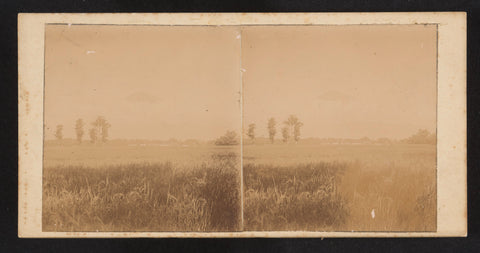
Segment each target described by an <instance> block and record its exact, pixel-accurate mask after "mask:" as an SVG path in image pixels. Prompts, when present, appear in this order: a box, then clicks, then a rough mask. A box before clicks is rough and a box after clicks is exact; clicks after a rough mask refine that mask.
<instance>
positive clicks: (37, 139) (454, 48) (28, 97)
mask: <svg viewBox="0 0 480 253" xmlns="http://www.w3.org/2000/svg"><path fill="white" fill-rule="evenodd" d="M49 24H56V25H59V24H60V25H68V26H71V25H106V26H108V25H112V26H151V25H162V26H170V27H172V28H173V29H175V27H177V26H178V27H185V26H218V27H222V26H229V27H231V26H237V27H243V26H248V27H251V26H273V27H275V26H351V25H372V26H375V25H435V26H436V29H437V66H436V67H437V77H436V79H437V97H436V98H437V117H436V118H437V146H436V148H437V152H436V161H437V168H436V169H437V170H436V180H437V181H436V185H437V191H436V200H437V201H436V206H437V207H436V215H437V217H436V231H433V232H396V231H380V232H360V231H358V232H357V231H342V232H331V231H324V232H310V231H244V230H243V231H240V232H154V231H151V232H140V231H139V232H93V231H92V232H45V231H44V230H43V229H42V178H43V176H42V175H43V147H44V89H45V88H44V87H45V78H44V70H45V34H46V33H45V30H46V26H48V25H49ZM466 25H467V24H466V14H465V13H463V12H444V13H435V12H425V13H421V12H415V13H288V14H287V13H248V14H247V13H228V14H227V13H208V14H207V13H195V14H190V13H185V14H183V13H182V14H156V13H146V14H139V13H131V14H56V13H55V14H54V13H52V14H30V13H25V14H23V13H22V14H19V15H18V57H19V59H18V63H19V66H18V69H19V73H18V77H19V83H18V91H19V92H18V94H19V97H18V106H19V112H18V120H19V130H18V138H19V139H18V141H19V150H18V152H19V153H18V155H19V168H18V169H19V173H18V175H19V180H18V191H19V195H18V205H19V206H18V208H19V210H18V231H19V232H18V236H19V237H26V238H30V237H31V238H48V237H75V238H90V237H319V238H320V237H451V236H459V237H464V236H467V187H466V182H467V173H466V172H467V171H466V170H467V161H466ZM87 53H88V54H93V53H95V52H93V51H91V52H87ZM391 60H392V61H395V59H391ZM374 215H375V214H374V213H373V211H372V217H373V216H374Z"/></svg>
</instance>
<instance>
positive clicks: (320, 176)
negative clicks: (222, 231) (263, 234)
mask: <svg viewBox="0 0 480 253" xmlns="http://www.w3.org/2000/svg"><path fill="white" fill-rule="evenodd" d="M344 170H345V166H344V165H343V164H340V163H310V164H300V165H297V166H294V167H291V166H283V167H282V166H273V165H254V164H245V165H244V168H243V173H244V179H245V181H244V190H245V193H244V203H245V207H244V222H245V224H244V228H245V229H246V230H257V231H261V230H290V231H298V230H308V231H319V230H330V229H331V228H334V227H338V226H340V225H342V224H344V223H345V220H346V217H347V215H348V210H347V208H346V202H345V200H344V199H343V197H342V196H341V195H340V194H339V193H338V191H337V185H338V183H339V182H340V179H341V175H342V174H343V172H344Z"/></svg>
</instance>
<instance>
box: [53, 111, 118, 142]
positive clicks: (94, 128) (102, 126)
mask: <svg viewBox="0 0 480 253" xmlns="http://www.w3.org/2000/svg"><path fill="white" fill-rule="evenodd" d="M110 127H111V125H110V123H108V121H107V119H106V118H105V117H103V116H98V117H97V118H96V119H95V121H93V122H92V123H91V128H90V129H89V131H88V133H89V136H90V142H91V143H97V142H99V141H101V142H103V143H105V142H107V140H108V130H109V128H110ZM84 129H85V123H84V121H83V119H77V120H76V121H75V134H76V137H77V138H76V139H77V141H78V143H80V144H81V143H82V141H83V136H84V135H85V130H84ZM55 138H56V139H57V140H62V139H63V125H57V127H56V129H55Z"/></svg>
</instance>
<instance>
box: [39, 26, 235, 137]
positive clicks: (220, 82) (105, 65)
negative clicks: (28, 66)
mask: <svg viewBox="0 0 480 253" xmlns="http://www.w3.org/2000/svg"><path fill="white" fill-rule="evenodd" d="M238 34H239V29H238V28H236V27H195V28H192V27H169V26H88V25H72V26H67V25H48V26H47V28H46V59H45V61H46V62H45V63H46V70H45V124H46V138H53V132H54V129H55V126H56V125H57V124H63V125H64V136H65V138H74V136H75V132H74V126H75V120H76V119H77V118H83V119H84V121H87V122H91V121H93V120H94V119H95V117H96V116H98V115H103V116H105V117H106V118H107V120H108V121H109V122H110V124H111V125H112V127H111V129H110V133H109V134H110V138H111V139H114V138H145V139H168V138H178V139H188V138H197V139H212V138H216V137H218V136H219V135H221V134H223V133H224V132H225V131H227V130H238V129H240V127H241V123H240V122H241V121H240V120H241V115H240V103H239V101H238V100H239V97H240V94H239V92H240V91H241V79H240V60H241V59H240V53H239V52H240V39H239V37H238V38H237V36H238ZM88 127H90V124H89V125H88ZM87 130H88V129H87ZM86 132H87V131H86ZM87 133H88V132H87ZM85 138H86V139H88V135H87V134H86V137H85Z"/></svg>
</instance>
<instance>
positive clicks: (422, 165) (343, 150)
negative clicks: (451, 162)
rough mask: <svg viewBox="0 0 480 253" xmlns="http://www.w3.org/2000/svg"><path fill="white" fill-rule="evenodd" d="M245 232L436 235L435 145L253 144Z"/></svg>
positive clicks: (247, 166) (247, 157)
mask: <svg viewBox="0 0 480 253" xmlns="http://www.w3.org/2000/svg"><path fill="white" fill-rule="evenodd" d="M243 154H244V171H243V173H244V229H245V230H308V231H352V230H353V231H434V230H435V229H436V170H435V169H436V165H435V164H436V162H435V161H436V155H435V154H436V150H435V146H433V145H408V144H395V145H328V144H325V145H302V144H297V145H295V144H290V145H246V146H244V149H243Z"/></svg>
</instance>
